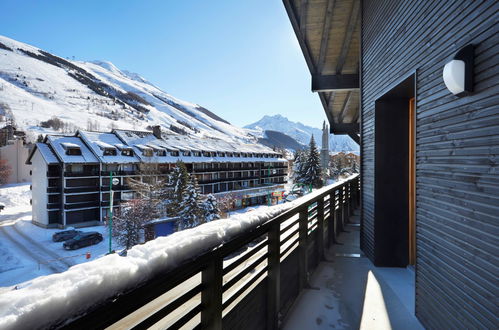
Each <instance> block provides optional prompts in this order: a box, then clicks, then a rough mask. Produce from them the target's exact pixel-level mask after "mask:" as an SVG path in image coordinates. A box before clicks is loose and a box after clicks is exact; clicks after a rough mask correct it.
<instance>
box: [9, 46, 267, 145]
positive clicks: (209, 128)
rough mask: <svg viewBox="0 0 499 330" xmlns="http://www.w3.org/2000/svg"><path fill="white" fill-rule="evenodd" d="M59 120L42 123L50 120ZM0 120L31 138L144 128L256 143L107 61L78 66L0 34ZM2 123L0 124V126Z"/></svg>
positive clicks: (241, 131)
mask: <svg viewBox="0 0 499 330" xmlns="http://www.w3.org/2000/svg"><path fill="white" fill-rule="evenodd" d="M54 117H55V118H58V119H59V120H61V121H62V123H61V122H58V125H57V126H55V125H52V124H53V123H50V122H49V123H47V120H49V119H51V118H54ZM0 118H1V119H3V120H6V119H7V120H10V119H11V118H13V119H14V121H15V124H16V125H17V126H18V128H21V129H25V130H27V131H29V132H32V133H34V134H38V133H49V132H50V133H52V132H55V131H58V132H72V131H75V130H76V129H87V130H101V131H105V130H110V129H112V128H122V129H137V130H139V129H146V128H147V127H148V126H153V125H161V126H162V127H163V128H164V131H168V130H171V131H174V132H177V133H180V134H191V135H195V136H199V137H213V138H219V139H224V140H226V141H227V140H228V141H231V140H233V141H243V142H246V143H248V142H249V143H252V142H257V139H258V138H257V137H256V136H254V135H252V134H251V132H250V130H247V129H243V128H239V127H235V126H233V125H231V124H230V123H228V122H227V121H225V120H223V119H222V118H220V117H218V116H217V115H215V114H214V113H212V112H211V111H209V110H208V109H206V108H203V107H202V106H199V105H197V104H192V103H189V102H185V101H182V100H179V99H177V98H175V97H173V96H171V95H169V94H168V93H166V92H164V91H162V90H161V89H160V88H158V87H156V86H154V85H153V84H151V83H150V82H148V81H147V80H146V79H144V78H143V77H141V76H140V75H138V74H136V73H131V72H128V71H125V70H120V69H118V68H117V67H116V66H114V65H113V64H112V63H110V62H105V61H93V62H80V61H71V60H68V59H63V58H61V57H58V56H54V55H52V54H50V53H48V52H46V51H43V50H41V49H39V48H36V47H33V46H30V45H27V44H24V43H21V42H18V41H15V40H12V39H9V38H7V37H4V36H0ZM0 124H3V123H0Z"/></svg>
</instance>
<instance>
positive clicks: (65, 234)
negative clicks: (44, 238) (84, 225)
mask: <svg viewBox="0 0 499 330" xmlns="http://www.w3.org/2000/svg"><path fill="white" fill-rule="evenodd" d="M81 233H82V231H80V230H74V229H71V230H65V231H59V232H57V233H55V234H54V235H52V240H53V241H54V242H62V241H67V240H68V239H72V238H73V237H75V236H76V235H78V234H81Z"/></svg>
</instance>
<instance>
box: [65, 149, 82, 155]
mask: <svg viewBox="0 0 499 330" xmlns="http://www.w3.org/2000/svg"><path fill="white" fill-rule="evenodd" d="M66 155H68V156H81V149H80V148H67V149H66Z"/></svg>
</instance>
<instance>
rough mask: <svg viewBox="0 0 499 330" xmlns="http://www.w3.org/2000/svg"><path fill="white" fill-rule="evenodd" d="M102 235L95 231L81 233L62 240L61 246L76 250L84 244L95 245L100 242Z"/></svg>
mask: <svg viewBox="0 0 499 330" xmlns="http://www.w3.org/2000/svg"><path fill="white" fill-rule="evenodd" d="M102 240H103V238H102V235H101V234H100V233H98V232H96V231H90V232H88V233H81V234H78V235H76V236H75V237H73V238H72V239H70V240H68V241H66V242H64V244H63V247H64V249H66V250H76V249H79V248H82V247H84V246H89V245H95V244H98V243H100V242H102Z"/></svg>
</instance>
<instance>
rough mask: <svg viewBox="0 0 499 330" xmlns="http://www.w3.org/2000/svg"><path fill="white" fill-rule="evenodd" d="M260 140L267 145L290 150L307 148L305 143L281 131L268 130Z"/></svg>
mask: <svg viewBox="0 0 499 330" xmlns="http://www.w3.org/2000/svg"><path fill="white" fill-rule="evenodd" d="M258 142H259V143H261V144H263V145H266V146H267V147H271V148H273V147H278V148H282V149H289V150H299V149H303V148H305V145H303V144H301V143H299V142H297V141H296V140H295V139H293V138H292V137H290V136H289V135H286V134H284V133H281V132H277V131H271V130H267V131H264V135H263V137H261V138H259V139H258Z"/></svg>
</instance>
